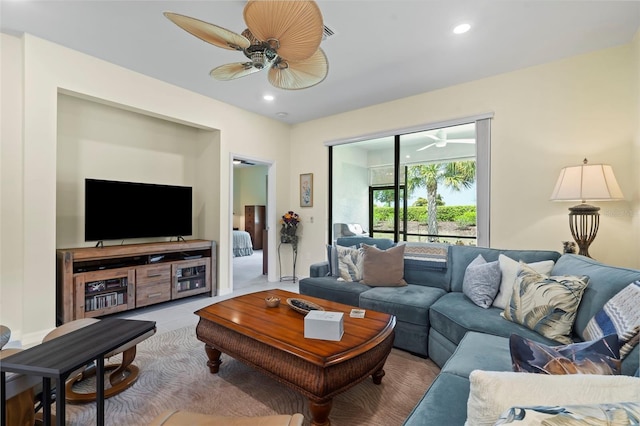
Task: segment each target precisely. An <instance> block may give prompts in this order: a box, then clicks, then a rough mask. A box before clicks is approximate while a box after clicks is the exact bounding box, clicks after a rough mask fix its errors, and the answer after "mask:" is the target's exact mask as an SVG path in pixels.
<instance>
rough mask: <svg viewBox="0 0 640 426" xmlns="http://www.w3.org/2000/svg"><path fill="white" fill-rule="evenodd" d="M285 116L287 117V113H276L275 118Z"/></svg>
mask: <svg viewBox="0 0 640 426" xmlns="http://www.w3.org/2000/svg"><path fill="white" fill-rule="evenodd" d="M287 115H289V113H287V112H284V111H281V112H276V116H278V117H280V118H285V117H286V116H287Z"/></svg>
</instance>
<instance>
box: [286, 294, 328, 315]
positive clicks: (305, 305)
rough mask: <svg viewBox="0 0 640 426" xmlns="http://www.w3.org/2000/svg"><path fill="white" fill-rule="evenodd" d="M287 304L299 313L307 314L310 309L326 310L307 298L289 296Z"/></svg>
mask: <svg viewBox="0 0 640 426" xmlns="http://www.w3.org/2000/svg"><path fill="white" fill-rule="evenodd" d="M287 305H289V307H290V308H291V309H293V310H294V311H296V312H297V313H299V314H302V315H307V314H308V313H309V311H324V308H323V307H322V306H320V305H318V304H316V303H313V302H310V301H309V300H305V299H297V298H289V299H287Z"/></svg>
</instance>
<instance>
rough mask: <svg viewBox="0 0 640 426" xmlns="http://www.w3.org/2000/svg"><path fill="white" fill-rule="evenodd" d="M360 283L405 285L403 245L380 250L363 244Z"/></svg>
mask: <svg viewBox="0 0 640 426" xmlns="http://www.w3.org/2000/svg"><path fill="white" fill-rule="evenodd" d="M362 250H363V251H364V258H363V261H362V280H361V282H362V284H366V285H369V286H382V287H401V286H405V285H407V282H406V281H405V280H404V279H403V277H404V245H399V246H395V247H391V248H388V249H386V250H380V249H378V248H376V247H374V246H370V245H367V244H363V246H362Z"/></svg>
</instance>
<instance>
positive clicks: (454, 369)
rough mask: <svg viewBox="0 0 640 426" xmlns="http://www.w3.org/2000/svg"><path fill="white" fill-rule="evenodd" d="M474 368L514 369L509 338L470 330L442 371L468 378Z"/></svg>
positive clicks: (490, 369) (489, 369)
mask: <svg viewBox="0 0 640 426" xmlns="http://www.w3.org/2000/svg"><path fill="white" fill-rule="evenodd" d="M473 370H488V371H512V369H511V355H510V352H509V339H507V338H506V337H499V336H492V335H490V334H484V333H475V332H473V331H470V332H468V333H467V334H466V335H465V336H464V337H463V338H462V340H461V341H460V344H459V345H458V347H457V348H456V350H455V352H454V353H453V355H452V356H451V358H449V360H448V361H447V363H446V364H445V365H444V367H442V371H443V372H446V373H449V374H455V375H456V376H460V377H464V378H467V379H468V378H469V374H471V372H472V371H473Z"/></svg>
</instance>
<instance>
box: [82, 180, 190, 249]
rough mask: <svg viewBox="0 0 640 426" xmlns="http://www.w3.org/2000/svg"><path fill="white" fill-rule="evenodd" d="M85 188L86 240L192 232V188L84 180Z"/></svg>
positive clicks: (179, 234) (181, 234)
mask: <svg viewBox="0 0 640 426" xmlns="http://www.w3.org/2000/svg"><path fill="white" fill-rule="evenodd" d="M84 189H85V194H84V195H85V198H84V199H85V203H84V219H85V222H84V239H85V241H102V240H116V239H128V238H149V237H182V236H187V235H191V233H192V231H191V226H192V223H191V222H192V207H191V200H192V189H191V187H188V186H172V185H155V184H148V183H135V182H118V181H111V180H99V179H85V186H84Z"/></svg>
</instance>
